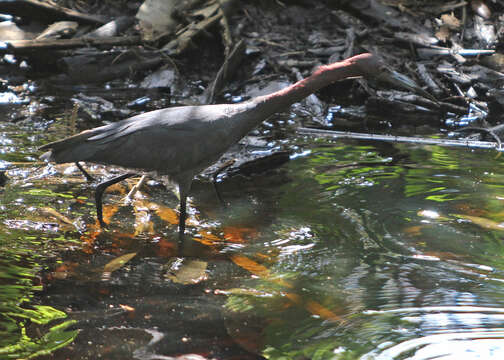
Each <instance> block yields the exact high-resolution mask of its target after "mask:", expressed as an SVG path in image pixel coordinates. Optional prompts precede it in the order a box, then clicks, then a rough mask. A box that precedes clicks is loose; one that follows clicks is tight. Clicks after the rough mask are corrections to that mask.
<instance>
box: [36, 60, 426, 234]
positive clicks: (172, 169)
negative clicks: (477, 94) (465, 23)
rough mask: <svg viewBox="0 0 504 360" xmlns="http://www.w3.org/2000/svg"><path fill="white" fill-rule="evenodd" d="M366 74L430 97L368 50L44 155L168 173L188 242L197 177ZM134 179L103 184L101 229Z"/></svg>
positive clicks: (94, 133) (55, 146)
mask: <svg viewBox="0 0 504 360" xmlns="http://www.w3.org/2000/svg"><path fill="white" fill-rule="evenodd" d="M361 76H365V77H371V78H377V79H379V80H384V81H387V82H389V83H391V84H393V85H396V86H401V87H403V88H406V89H408V90H412V91H415V92H418V93H422V94H425V93H424V92H423V90H422V89H421V88H420V87H418V86H417V85H416V84H415V83H414V82H413V81H412V80H410V79H409V78H407V77H405V76H403V75H401V74H399V73H397V72H395V71H392V70H390V69H388V68H387V67H386V66H384V64H383V63H382V62H381V61H380V60H379V58H378V57H377V56H375V55H373V54H370V53H365V54H360V55H356V56H353V57H351V58H348V59H346V60H343V61H340V62H335V63H333V64H330V65H324V66H320V67H319V68H318V69H317V70H316V71H315V72H314V73H313V74H312V75H311V76H309V77H307V78H305V79H303V80H301V81H298V82H296V83H295V84H293V85H291V86H288V87H286V88H284V89H282V90H279V91H277V92H274V93H272V94H269V95H264V96H258V97H256V98H252V99H250V100H248V101H245V102H242V103H237V104H216V105H200V106H180V107H171V108H166V109H160V110H155V111H150V112H146V113H144V114H141V115H136V116H133V117H131V118H129V119H125V120H122V121H119V122H116V123H112V124H109V125H105V126H100V127H97V128H94V129H91V130H86V131H83V132H81V133H79V134H76V135H74V136H71V137H68V138H66V139H63V140H60V141H56V142H52V143H50V144H46V145H44V146H42V147H41V149H43V150H49V151H48V152H46V153H45V154H43V155H42V156H41V158H42V159H44V160H48V161H54V162H56V163H67V162H75V163H77V164H78V162H79V161H86V162H92V163H99V164H105V165H117V166H122V167H125V168H130V169H134V170H135V171H140V172H156V173H157V174H159V175H164V176H168V177H169V178H170V179H171V180H172V181H173V182H175V183H176V184H178V187H179V196H180V216H179V234H180V236H181V237H183V234H184V231H185V220H186V200H187V196H188V194H189V190H190V188H191V183H192V180H193V178H194V176H196V175H197V174H199V173H200V172H201V171H203V170H204V169H205V168H207V167H208V166H210V165H211V164H213V163H214V162H216V161H217V160H218V159H219V158H220V156H221V155H222V154H224V153H225V152H226V150H228V149H229V148H230V147H231V146H232V145H233V144H235V143H237V142H238V141H239V140H240V139H241V138H243V137H244V136H245V135H247V133H249V132H250V131H251V130H252V129H253V128H254V127H256V126H257V125H259V124H260V123H261V122H263V121H264V120H265V119H267V118H268V117H269V116H271V115H273V114H275V113H277V112H279V111H282V110H284V109H285V108H287V107H288V106H290V105H292V104H293V103H295V102H298V101H300V100H302V99H304V98H305V97H307V96H308V95H310V94H312V93H313V92H315V91H317V90H318V89H320V88H323V87H324V86H327V85H329V84H331V83H333V82H335V81H338V80H342V79H347V78H352V77H361ZM133 175H134V173H128V174H124V175H121V176H119V177H116V178H114V179H112V180H109V181H106V182H104V183H101V184H99V185H98V187H97V189H96V206H97V215H98V220H99V221H100V224H101V225H103V224H104V223H103V218H102V209H101V196H102V194H103V191H104V190H105V189H106V188H107V187H108V186H110V185H112V184H114V183H116V182H118V181H121V180H124V179H126V178H128V177H131V176H133Z"/></svg>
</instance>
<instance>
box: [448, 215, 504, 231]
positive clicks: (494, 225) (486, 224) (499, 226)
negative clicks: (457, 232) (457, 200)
mask: <svg viewBox="0 0 504 360" xmlns="http://www.w3.org/2000/svg"><path fill="white" fill-rule="evenodd" d="M455 216H457V217H458V218H460V219H465V220H469V221H470V222H472V223H473V224H476V225H479V226H481V227H482V228H484V229H489V230H504V223H498V222H496V221H493V220H490V219H485V218H482V217H479V216H470V215H460V214H456V215H455Z"/></svg>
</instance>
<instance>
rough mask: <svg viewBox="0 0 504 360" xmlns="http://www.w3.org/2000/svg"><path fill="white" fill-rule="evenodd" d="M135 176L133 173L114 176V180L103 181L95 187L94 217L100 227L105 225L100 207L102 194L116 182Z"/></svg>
mask: <svg viewBox="0 0 504 360" xmlns="http://www.w3.org/2000/svg"><path fill="white" fill-rule="evenodd" d="M135 175H136V174H135V173H127V174H123V175H120V176H116V177H115V178H112V179H110V180H107V181H104V182H102V183H100V184H98V186H96V190H95V202H96V217H97V218H98V222H99V223H100V226H101V227H105V223H104V222H103V207H102V197H103V192H104V191H105V189H107V188H108V187H109V186H111V185H114V184H117V183H118V182H120V181H123V180H124V179H127V178H130V177H132V176H135Z"/></svg>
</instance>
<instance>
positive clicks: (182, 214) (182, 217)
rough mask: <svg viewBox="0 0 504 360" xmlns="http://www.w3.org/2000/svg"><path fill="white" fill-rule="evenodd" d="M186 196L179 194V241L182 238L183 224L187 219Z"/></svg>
mask: <svg viewBox="0 0 504 360" xmlns="http://www.w3.org/2000/svg"><path fill="white" fill-rule="evenodd" d="M186 210H187V195H185V194H180V215H179V239H181V240H182V239H183V238H184V232H185V223H186V219H187V211H186Z"/></svg>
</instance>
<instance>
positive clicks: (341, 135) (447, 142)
mask: <svg viewBox="0 0 504 360" xmlns="http://www.w3.org/2000/svg"><path fill="white" fill-rule="evenodd" d="M296 132H297V133H298V134H301V135H313V136H322V137H330V138H333V139H355V140H374V141H391V142H405V143H413V144H422V145H442V146H459V147H467V148H480V149H495V150H498V151H502V149H501V148H500V147H499V144H498V143H495V142H489V141H477V140H467V139H466V140H455V139H431V138H418V137H408V136H393V135H380V134H364V133H355V132H344V131H332V130H321V129H310V128H298V129H297V130H296Z"/></svg>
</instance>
